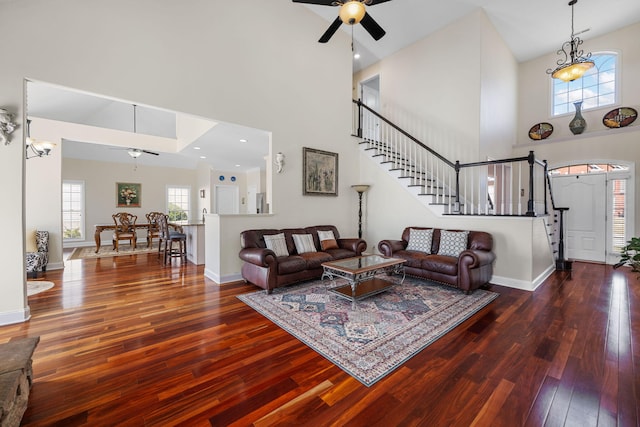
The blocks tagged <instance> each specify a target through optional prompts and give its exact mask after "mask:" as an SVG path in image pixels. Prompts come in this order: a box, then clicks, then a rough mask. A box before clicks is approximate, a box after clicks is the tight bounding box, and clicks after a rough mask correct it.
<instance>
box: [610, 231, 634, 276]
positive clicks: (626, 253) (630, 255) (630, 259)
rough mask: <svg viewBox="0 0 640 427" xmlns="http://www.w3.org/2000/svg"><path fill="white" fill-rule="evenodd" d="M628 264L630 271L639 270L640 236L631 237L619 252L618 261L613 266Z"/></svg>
mask: <svg viewBox="0 0 640 427" xmlns="http://www.w3.org/2000/svg"><path fill="white" fill-rule="evenodd" d="M623 265H630V266H631V271H635V272H640V237H632V238H631V240H628V241H627V245H626V246H624V247H623V248H622V252H620V262H618V263H617V264H615V265H614V266H613V268H618V267H621V266H623Z"/></svg>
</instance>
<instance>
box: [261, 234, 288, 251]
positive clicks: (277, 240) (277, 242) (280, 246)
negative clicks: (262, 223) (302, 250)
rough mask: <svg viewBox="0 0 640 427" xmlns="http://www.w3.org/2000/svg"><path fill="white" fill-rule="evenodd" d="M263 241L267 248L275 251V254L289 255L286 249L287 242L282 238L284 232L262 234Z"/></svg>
mask: <svg viewBox="0 0 640 427" xmlns="http://www.w3.org/2000/svg"><path fill="white" fill-rule="evenodd" d="M264 243H265V244H266V245H267V248H269V249H271V250H272V251H273V252H275V254H276V256H289V250H287V242H286V241H285V239H284V233H280V234H272V235H270V236H264Z"/></svg>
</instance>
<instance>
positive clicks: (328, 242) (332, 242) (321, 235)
mask: <svg viewBox="0 0 640 427" xmlns="http://www.w3.org/2000/svg"><path fill="white" fill-rule="evenodd" d="M318 239H320V247H321V248H322V250H323V251H326V250H327V249H338V242H337V241H336V236H334V235H333V231H331V230H327V231H322V230H318Z"/></svg>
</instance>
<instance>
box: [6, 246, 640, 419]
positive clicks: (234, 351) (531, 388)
mask: <svg viewBox="0 0 640 427" xmlns="http://www.w3.org/2000/svg"><path fill="white" fill-rule="evenodd" d="M45 279H46V280H51V281H53V282H55V284H56V286H55V287H54V288H53V289H51V290H49V291H46V292H44V293H42V294H38V295H35V296H32V297H29V305H30V307H31V313H32V318H31V320H29V321H28V322H25V323H22V324H17V325H8V326H2V327H0V342H7V341H9V340H11V339H15V338H19V337H24V336H37V335H39V336H40V337H41V340H40V344H39V345H38V347H37V349H36V352H35V355H34V363H33V367H34V376H35V382H34V384H33V388H32V390H31V393H32V394H31V396H30V400H29V407H28V409H27V412H26V413H25V416H24V418H23V425H27V426H40V425H47V426H49V425H60V426H102V425H108V426H114V425H130V426H145V425H149V426H151V425H154V426H170V425H187V426H227V425H234V426H246V425H255V426H269V425H279V426H281V425H304V424H307V425H314V426H324V425H336V426H342V425H349V426H360V425H362V426H365V425H366V426H372V425H379V426H400V425H402V426H405V425H407V426H408V425H423V426H470V425H475V426H520V425H523V426H565V425H566V426H616V425H617V426H637V425H638V423H639V415H638V398H639V391H640V378H639V368H640V347H639V344H638V337H639V336H640V306H639V305H640V280H638V279H637V278H636V275H635V274H634V273H631V272H630V271H629V270H628V269H626V268H624V269H619V270H613V269H612V268H611V267H610V266H604V265H596V264H587V263H577V262H576V263H574V264H573V273H572V274H571V277H569V275H568V274H567V273H566V272H556V273H554V274H553V275H552V276H551V277H550V278H549V279H548V280H547V281H546V282H545V283H544V285H543V286H541V287H540V288H539V289H538V290H537V291H536V292H533V293H531V292H526V291H519V290H514V289H510V288H506V287H501V286H490V288H491V289H492V290H494V291H497V292H499V293H500V297H498V298H497V299H496V300H495V301H494V302H492V303H491V304H490V305H489V306H487V307H485V308H484V309H483V310H482V311H481V312H479V313H477V314H476V315H475V316H473V317H472V318H471V319H469V320H467V321H466V322H464V323H463V324H461V325H460V326H458V327H457V328H456V329H454V330H453V331H452V332H450V333H448V334H447V335H445V336H444V337H443V338H441V339H440V340H438V341H436V342H435V343H433V344H432V345H431V346H429V347H427V348H426V349H425V350H423V351H422V352H420V353H419V354H417V355H416V356H414V357H413V358H412V359H410V360H409V361H408V362H406V363H405V364H404V365H403V366H401V367H400V368H398V369H397V370H396V371H395V372H393V373H392V374H390V375H389V376H387V377H386V378H384V379H383V380H381V381H380V382H378V383H376V384H375V385H373V386H372V387H370V388H368V387H365V386H363V385H362V384H360V383H359V382H358V381H357V380H355V379H353V378H352V377H350V376H349V375H348V374H346V373H344V372H343V371H342V370H341V369H340V368H338V367H336V366H334V365H333V364H332V363H331V362H329V361H328V360H326V359H324V358H323V357H322V356H320V355H318V354H317V353H315V352H314V351H313V350H311V349H309V348H308V347H307V346H306V345H304V344H302V343H301V342H300V341H298V340H297V339H296V338H293V337H292V336H291V335H289V334H288V333H287V332H285V331H283V330H282V329H280V328H278V327H277V326H275V325H274V324H273V323H271V322H270V321H268V320H266V319H265V318H264V317H263V316H261V315H260V314H258V313H257V312H255V311H254V310H253V309H251V308H249V307H248V306H246V305H245V304H243V303H242V302H241V301H240V300H238V299H237V298H236V296H237V295H238V294H241V293H245V292H250V291H255V290H257V288H255V287H253V286H251V285H246V284H244V283H234V284H229V285H223V286H218V285H216V284H215V283H214V282H212V281H210V280H208V279H205V278H204V276H203V268H202V266H200V267H196V266H193V265H191V264H188V265H186V266H184V267H179V266H178V265H174V266H173V267H163V266H162V265H160V264H158V262H157V260H156V257H155V255H138V256H125V257H118V258H102V259H97V260H74V261H69V262H67V266H66V268H65V270H64V271H50V272H47V273H46V277H45Z"/></svg>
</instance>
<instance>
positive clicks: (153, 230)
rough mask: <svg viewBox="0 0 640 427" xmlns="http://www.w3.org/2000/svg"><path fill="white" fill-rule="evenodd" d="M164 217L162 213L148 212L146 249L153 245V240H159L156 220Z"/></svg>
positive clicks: (158, 228)
mask: <svg viewBox="0 0 640 427" xmlns="http://www.w3.org/2000/svg"><path fill="white" fill-rule="evenodd" d="M161 216H164V213H162V212H149V213H148V214H147V215H146V217H147V247H148V248H150V247H151V245H152V244H153V239H154V238H155V239H160V227H159V226H158V218H160V217H161Z"/></svg>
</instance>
